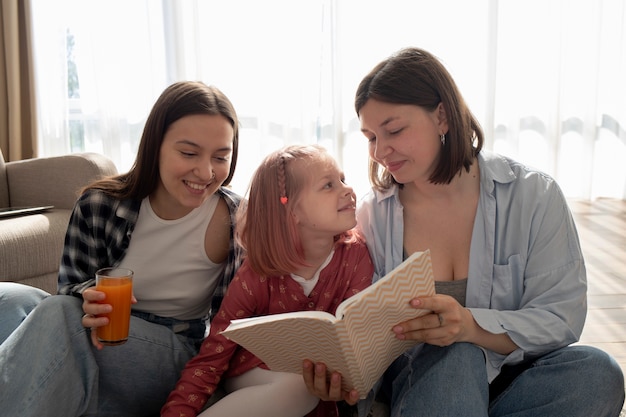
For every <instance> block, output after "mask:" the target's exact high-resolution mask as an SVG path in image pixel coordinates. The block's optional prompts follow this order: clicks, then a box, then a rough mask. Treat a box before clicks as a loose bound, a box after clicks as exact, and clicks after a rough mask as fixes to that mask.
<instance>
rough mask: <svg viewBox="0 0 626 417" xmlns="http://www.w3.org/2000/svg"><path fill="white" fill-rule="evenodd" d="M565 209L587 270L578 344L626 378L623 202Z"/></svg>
mask: <svg viewBox="0 0 626 417" xmlns="http://www.w3.org/2000/svg"><path fill="white" fill-rule="evenodd" d="M569 205H570V209H571V211H572V214H573V215H574V219H575V222H576V226H577V228H578V235H579V237H580V244H581V247H582V250H583V255H584V257H585V264H586V266H587V282H588V313H587V321H586V323H585V327H584V329H583V333H582V336H581V338H580V343H581V344H585V345H592V346H596V347H598V348H600V349H602V350H604V351H606V352H608V353H610V354H611V355H613V357H614V358H615V359H616V360H617V362H618V363H619V364H620V366H621V367H622V370H623V371H624V374H626V201H624V200H611V199H598V200H594V201H592V202H589V201H569ZM625 409H626V408H625ZM622 415H626V412H623V413H622Z"/></svg>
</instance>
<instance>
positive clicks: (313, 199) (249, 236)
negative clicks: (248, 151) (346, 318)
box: [161, 145, 373, 417]
mask: <svg viewBox="0 0 626 417" xmlns="http://www.w3.org/2000/svg"><path fill="white" fill-rule="evenodd" d="M355 199H356V198H355V195H354V192H353V190H352V188H351V187H349V186H347V185H346V184H345V181H344V176H343V173H342V172H341V171H340V170H339V168H338V166H337V163H336V162H335V160H334V159H333V158H332V157H331V156H330V155H329V154H328V153H327V152H326V151H325V150H324V148H322V147H320V146H316V145H308V146H307V145H304V146H303V145H294V146H289V147H286V148H284V149H282V150H279V151H277V152H274V153H272V154H271V155H269V156H268V157H267V158H266V159H265V160H264V161H263V162H262V163H261V165H260V167H259V168H258V169H257V171H256V173H255V175H254V177H253V179H252V182H251V185H250V190H249V200H248V202H247V205H244V204H242V205H241V207H240V212H239V220H238V222H237V229H236V230H237V237H238V238H239V239H240V241H241V244H242V246H243V247H244V248H245V249H246V250H247V258H246V260H245V261H244V263H243V264H242V266H241V268H240V269H239V270H238V271H237V274H236V275H235V279H234V280H233V282H232V283H231V285H230V286H229V288H228V292H227V294H226V296H225V297H224V300H223V302H222V305H221V307H220V310H219V311H218V313H217V315H216V317H215V319H214V320H213V321H212V322H211V332H210V334H209V336H208V337H207V338H206V340H205V341H204V343H203V345H202V348H201V350H200V353H199V354H198V355H197V356H196V357H195V358H193V359H192V360H191V361H189V363H188V364H187V366H186V367H185V369H184V371H183V373H182V376H181V378H180V380H179V382H178V384H177V385H176V388H175V390H174V391H172V393H171V394H170V396H169V398H168V401H167V403H166V404H165V406H164V407H163V409H162V411H161V416H164V417H168V416H176V417H178V416H181V415H185V416H195V415H197V414H198V413H199V412H200V411H201V410H202V408H203V406H204V405H205V403H206V401H207V399H208V398H209V397H210V395H211V394H213V393H214V392H215V389H216V387H217V385H218V384H219V383H220V381H221V380H222V378H224V379H225V381H224V388H225V390H226V392H227V393H228V395H226V397H224V398H223V399H221V400H220V401H218V402H217V403H215V404H214V405H212V406H211V407H210V408H208V409H206V410H205V411H204V412H203V413H202V414H200V415H201V416H202V417H214V416H227V417H236V416H246V417H247V416H250V415H254V416H258V417H262V416H268V417H288V416H293V417H301V416H304V415H307V413H309V412H310V414H308V415H310V416H314V415H318V416H333V415H337V408H336V405H335V403H334V402H321V403H319V405H318V402H319V399H318V398H317V397H314V396H312V395H311V394H309V392H308V391H307V389H306V385H305V384H304V380H303V378H302V376H300V375H297V374H290V373H282V372H272V371H269V370H268V369H267V367H266V366H265V365H264V364H263V363H262V362H261V361H260V360H259V359H258V358H256V357H255V356H254V355H252V354H251V353H250V352H248V351H247V350H245V349H244V348H242V347H240V346H238V345H237V344H236V343H234V342H232V341H230V340H228V339H227V338H225V337H224V336H222V335H220V332H221V331H222V330H224V329H225V328H226V327H227V326H228V325H229V324H230V320H232V319H240V318H244V317H251V316H259V315H267V314H276V313H286V312H290V311H299V310H325V311H329V312H333V313H334V312H335V309H336V308H337V306H338V305H339V304H340V303H341V302H342V301H343V300H344V299H346V298H348V297H350V296H352V295H354V294H356V293H357V292H359V291H361V290H362V289H364V288H366V287H367V286H368V285H369V284H370V283H371V279H372V273H373V266H372V263H371V259H370V256H369V253H368V250H367V247H366V245H365V243H364V241H363V240H362V239H361V238H360V237H359V236H358V235H357V234H356V233H355V231H354V230H353V227H355V225H356V219H355V204H356V202H355ZM302 359H303V360H304V359H305V358H302ZM312 410H314V411H312Z"/></svg>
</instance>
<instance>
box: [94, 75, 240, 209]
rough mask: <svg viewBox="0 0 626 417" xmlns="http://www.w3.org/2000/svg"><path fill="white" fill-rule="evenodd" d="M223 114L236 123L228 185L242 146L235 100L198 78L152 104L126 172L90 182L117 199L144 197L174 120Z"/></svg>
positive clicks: (154, 183)
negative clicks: (135, 152) (134, 153)
mask: <svg viewBox="0 0 626 417" xmlns="http://www.w3.org/2000/svg"><path fill="white" fill-rule="evenodd" d="M196 114H208V115H222V116H224V117H225V118H226V119H228V121H229V122H230V124H231V126H232V127H233V151H232V158H231V162H230V171H229V173H228V177H227V178H226V180H224V182H223V183H222V185H228V184H229V183H230V181H231V180H232V178H233V175H234V173H235V166H236V165H237V152H238V147H239V120H238V119H237V113H236V112H235V108H234V107H233V105H232V103H231V102H230V100H229V99H228V97H226V96H225V95H224V94H223V93H222V92H221V91H220V90H219V89H217V88H216V87H214V86H207V85H206V84H203V83H201V82H196V81H181V82H177V83H174V84H172V85H170V86H169V87H167V88H166V89H165V90H164V91H163V93H161V95H160V96H159V98H158V99H157V101H156V103H154V106H153V107H152V110H151V111H150V114H149V115H148V119H147V120H146V124H145V126H144V129H143V134H142V135H141V142H140V143H139V149H138V150H137V157H136V159H135V163H134V164H133V166H132V167H131V169H130V171H128V172H127V173H125V174H121V175H117V176H113V177H109V178H104V179H101V180H98V181H96V182H94V183H92V184H90V185H88V186H87V187H86V188H85V189H84V190H83V191H86V190H88V189H99V190H102V191H104V192H106V193H107V194H110V195H112V196H113V197H116V198H118V199H126V198H132V199H137V200H140V199H143V198H145V197H147V196H148V195H150V194H151V193H152V192H153V191H154V190H155V189H156V187H157V185H158V181H159V152H160V150H161V144H162V143H163V138H164V137H165V133H166V132H167V130H168V129H169V127H170V126H171V125H172V123H174V122H175V121H177V120H179V119H181V118H183V117H185V116H190V115H196Z"/></svg>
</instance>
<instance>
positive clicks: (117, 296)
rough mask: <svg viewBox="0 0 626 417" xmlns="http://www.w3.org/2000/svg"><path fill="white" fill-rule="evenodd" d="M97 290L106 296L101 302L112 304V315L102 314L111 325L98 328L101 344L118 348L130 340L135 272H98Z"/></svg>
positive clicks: (120, 270)
mask: <svg viewBox="0 0 626 417" xmlns="http://www.w3.org/2000/svg"><path fill="white" fill-rule="evenodd" d="M96 290H97V291H102V292H103V293H105V294H106V298H105V299H104V300H103V301H101V303H103V304H110V305H111V307H112V311H111V312H110V313H105V314H100V316H104V317H108V318H109V324H107V325H106V326H101V327H98V329H97V332H98V333H97V334H98V340H99V341H100V343H102V344H103V345H106V346H117V345H121V344H124V343H126V341H127V340H128V328H129V325H130V306H131V299H132V296H133V271H131V270H130V269H127V268H103V269H100V270H98V271H97V272H96Z"/></svg>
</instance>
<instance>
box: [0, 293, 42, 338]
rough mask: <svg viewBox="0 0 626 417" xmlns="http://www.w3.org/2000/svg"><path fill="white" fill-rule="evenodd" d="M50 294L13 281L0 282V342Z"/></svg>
mask: <svg viewBox="0 0 626 417" xmlns="http://www.w3.org/2000/svg"><path fill="white" fill-rule="evenodd" d="M49 295H50V294H48V293H47V292H45V291H43V290H40V289H39V288H35V287H31V286H29V285H24V284H18V283H14V282H2V283H0V317H2V323H1V325H0V343H2V342H3V341H4V340H5V339H6V338H7V337H9V335H11V334H12V333H13V332H14V331H15V329H17V328H18V327H19V326H20V325H21V323H22V322H23V321H24V319H26V317H28V315H29V314H30V313H31V311H33V309H35V307H37V305H39V304H40V303H41V301H43V300H44V299H45V298H46V297H48V296H49Z"/></svg>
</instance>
